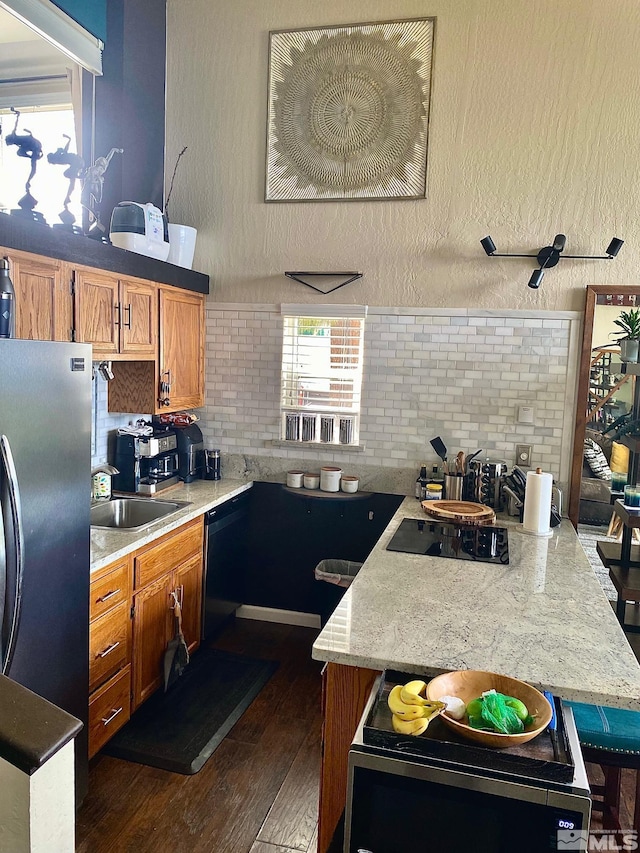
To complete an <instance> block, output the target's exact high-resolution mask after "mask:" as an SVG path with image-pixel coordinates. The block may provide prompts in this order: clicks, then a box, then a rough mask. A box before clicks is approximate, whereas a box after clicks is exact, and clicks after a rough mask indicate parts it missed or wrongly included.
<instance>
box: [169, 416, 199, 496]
mask: <svg viewBox="0 0 640 853" xmlns="http://www.w3.org/2000/svg"><path fill="white" fill-rule="evenodd" d="M174 429H175V432H176V438H177V441H178V476H179V477H180V479H181V480H184V482H185V483H192V482H193V481H194V480H199V479H200V478H201V477H202V476H203V473H204V440H203V438H202V430H201V429H200V427H199V426H198V425H197V424H189V425H188V426H176V427H174Z"/></svg>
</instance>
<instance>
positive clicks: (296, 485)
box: [287, 471, 304, 489]
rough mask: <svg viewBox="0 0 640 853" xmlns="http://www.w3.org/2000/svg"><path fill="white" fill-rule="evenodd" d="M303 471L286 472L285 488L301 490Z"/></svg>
mask: <svg viewBox="0 0 640 853" xmlns="http://www.w3.org/2000/svg"><path fill="white" fill-rule="evenodd" d="M303 480H304V471H287V486H289V488H290V489H301V488H302V481H303Z"/></svg>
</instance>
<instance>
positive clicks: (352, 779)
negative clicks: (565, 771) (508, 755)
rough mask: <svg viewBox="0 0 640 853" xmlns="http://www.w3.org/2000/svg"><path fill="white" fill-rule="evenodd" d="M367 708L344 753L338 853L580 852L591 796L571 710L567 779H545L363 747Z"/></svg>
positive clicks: (567, 710)
mask: <svg viewBox="0 0 640 853" xmlns="http://www.w3.org/2000/svg"><path fill="white" fill-rule="evenodd" d="M370 707H371V705H370V704H369V705H368V707H367V709H365V715H364V716H363V720H362V721H361V723H360V726H359V728H358V731H357V732H356V737H355V738H354V741H353V744H352V746H351V750H350V752H349V776H348V793H347V807H346V814H345V841H344V853H406V851H407V850H420V851H423V850H424V851H427V850H433V851H438V853H467V851H469V853H514V851H516V850H517V851H518V853H544V851H549V850H562V849H566V850H580V849H586V846H581V844H583V843H584V834H585V833H586V832H587V831H588V829H589V818H590V814H591V799H590V792H589V785H588V781H587V776H586V771H585V768H584V763H583V761H582V756H581V754H580V746H579V742H578V737H577V733H576V730H575V724H574V722H573V717H572V716H571V712H570V709H565V721H566V731H567V737H568V739H569V741H570V744H571V747H572V750H571V751H572V754H573V757H574V763H575V772H574V775H573V781H572V782H570V783H557V782H556V783H548V782H547V783H545V782H543V781H536V780H531V779H524V778H523V779H517V778H516V779H514V778H511V779H509V778H506V777H503V778H500V774H493V775H492V772H491V771H490V770H489V769H487V770H484V769H482V768H469V767H460V766H458V767H456V766H455V764H453V763H449V762H447V761H443V760H441V759H438V758H435V757H432V758H425V757H423V756H421V757H415V756H411V757H409V756H407V755H402V754H399V753H397V752H394V750H390V749H380V748H375V747H372V746H370V745H367V744H365V743H364V742H363V737H362V729H363V721H364V720H365V719H366V715H367V713H368V710H369V708H370ZM580 839H582V841H581V840H580Z"/></svg>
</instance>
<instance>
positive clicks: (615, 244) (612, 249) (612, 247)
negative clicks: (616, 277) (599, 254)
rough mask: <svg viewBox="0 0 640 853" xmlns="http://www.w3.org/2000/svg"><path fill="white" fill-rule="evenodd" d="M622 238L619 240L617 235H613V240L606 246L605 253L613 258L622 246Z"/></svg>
mask: <svg viewBox="0 0 640 853" xmlns="http://www.w3.org/2000/svg"><path fill="white" fill-rule="evenodd" d="M623 243H624V240H619V239H618V238H617V237H614V238H613V240H612V241H611V242H610V243H609V245H608V246H607V255H609V256H610V257H611V258H615V256H616V255H617V254H618V252H619V251H620V249H621V248H622V244H623Z"/></svg>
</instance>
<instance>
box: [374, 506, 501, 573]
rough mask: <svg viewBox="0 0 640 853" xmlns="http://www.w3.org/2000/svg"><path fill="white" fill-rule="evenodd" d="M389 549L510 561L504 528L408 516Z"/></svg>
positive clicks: (388, 546)
mask: <svg viewBox="0 0 640 853" xmlns="http://www.w3.org/2000/svg"><path fill="white" fill-rule="evenodd" d="M387 551H404V552H406V553H407V554H425V555H426V556H428V557H453V558H454V559H457V560H475V561H477V562H482V563H501V564H502V565H506V564H507V563H508V562H509V543H508V539H507V529H506V528H505V527H485V526H482V525H475V526H473V527H471V526H467V527H462V526H459V525H457V524H444V523H443V522H441V521H432V520H425V521H422V520H421V519H417V518H405V519H404V520H403V521H401V522H400V527H398V529H397V530H396V532H395V533H394V534H393V536H392V537H391V541H390V542H389V544H388V545H387Z"/></svg>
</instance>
